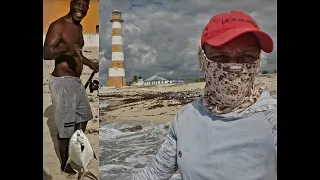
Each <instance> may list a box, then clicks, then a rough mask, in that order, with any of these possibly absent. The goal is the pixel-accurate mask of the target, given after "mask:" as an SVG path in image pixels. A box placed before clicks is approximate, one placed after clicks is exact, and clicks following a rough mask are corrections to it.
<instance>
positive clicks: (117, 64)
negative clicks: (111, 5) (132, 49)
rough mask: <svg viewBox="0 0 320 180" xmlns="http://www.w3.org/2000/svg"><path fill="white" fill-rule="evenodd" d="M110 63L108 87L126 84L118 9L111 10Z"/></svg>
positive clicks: (120, 20) (120, 21)
mask: <svg viewBox="0 0 320 180" xmlns="http://www.w3.org/2000/svg"><path fill="white" fill-rule="evenodd" d="M110 22H111V23H112V55H111V56H112V57H111V59H112V64H111V66H110V67H109V79H108V82H107V86H108V87H124V86H127V83H126V80H125V69H124V56H123V43H122V31H121V24H122V22H123V20H122V19H121V12H120V11H119V9H114V10H113V11H112V18H111V20H110Z"/></svg>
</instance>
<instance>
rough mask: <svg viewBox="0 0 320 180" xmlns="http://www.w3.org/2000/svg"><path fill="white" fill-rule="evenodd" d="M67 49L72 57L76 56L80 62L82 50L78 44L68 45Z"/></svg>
mask: <svg viewBox="0 0 320 180" xmlns="http://www.w3.org/2000/svg"><path fill="white" fill-rule="evenodd" d="M68 49H69V53H70V54H71V55H72V56H77V57H79V58H80V59H81V60H82V50H81V48H80V47H79V45H78V44H68Z"/></svg>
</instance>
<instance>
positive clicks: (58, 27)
mask: <svg viewBox="0 0 320 180" xmlns="http://www.w3.org/2000/svg"><path fill="white" fill-rule="evenodd" d="M61 32H62V24H60V23H59V22H53V23H52V24H50V26H49V29H48V32H47V35H46V39H45V42H44V45H43V59H45V60H54V59H56V58H58V57H59V56H61V55H62V54H65V53H67V52H69V48H68V46H60V47H57V46H58V44H59V42H60V40H61Z"/></svg>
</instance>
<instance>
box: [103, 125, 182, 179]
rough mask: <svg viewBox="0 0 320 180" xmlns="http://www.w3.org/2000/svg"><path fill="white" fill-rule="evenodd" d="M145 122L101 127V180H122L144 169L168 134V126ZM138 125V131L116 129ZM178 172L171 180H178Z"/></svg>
mask: <svg viewBox="0 0 320 180" xmlns="http://www.w3.org/2000/svg"><path fill="white" fill-rule="evenodd" d="M146 122H147V121H144V123H142V122H140V121H139V122H138V121H134V122H132V121H121V122H118V123H112V124H106V125H103V126H101V127H100V132H99V138H100V141H99V148H100V162H99V163H100V164H99V166H100V167H99V169H100V179H102V180H122V179H124V178H125V177H127V176H129V175H131V174H133V173H136V172H137V171H139V170H140V169H141V168H143V167H145V166H146V165H147V164H148V163H149V162H151V160H152V158H153V157H154V156H155V154H156V153H157V152H158V150H159V149H160V146H161V144H162V142H163V141H164V139H165V136H166V134H167V128H166V127H167V126H168V125H169V124H168V123H167V124H162V125H153V124H150V123H146ZM134 125H141V126H142V130H140V131H137V132H125V133H124V132H121V131H120V130H119V129H122V128H126V127H132V126H134ZM180 179H181V178H180V175H179V173H178V172H176V174H174V175H173V177H172V178H171V179H170V180H180Z"/></svg>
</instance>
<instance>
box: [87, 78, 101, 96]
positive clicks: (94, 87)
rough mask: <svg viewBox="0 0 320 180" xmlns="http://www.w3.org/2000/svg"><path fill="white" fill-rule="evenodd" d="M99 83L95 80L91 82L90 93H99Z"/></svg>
mask: <svg viewBox="0 0 320 180" xmlns="http://www.w3.org/2000/svg"><path fill="white" fill-rule="evenodd" d="M98 89H99V81H98V80H93V81H90V82H89V90H90V93H92V92H93V91H98V93H99V90H98Z"/></svg>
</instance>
